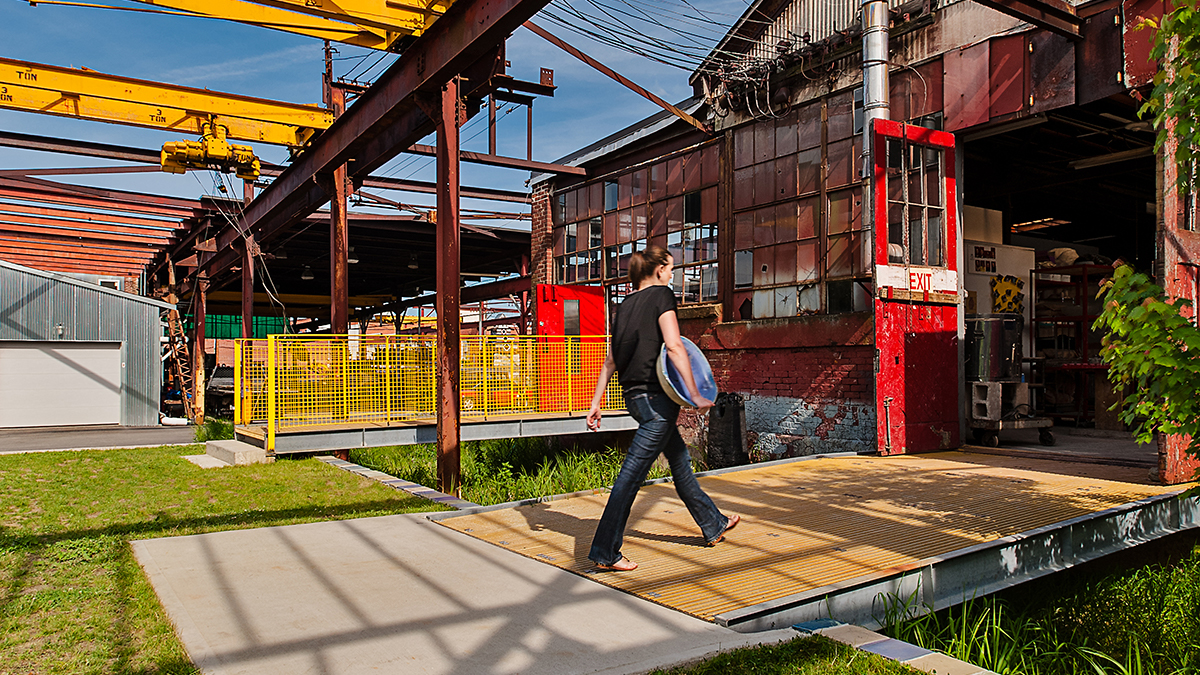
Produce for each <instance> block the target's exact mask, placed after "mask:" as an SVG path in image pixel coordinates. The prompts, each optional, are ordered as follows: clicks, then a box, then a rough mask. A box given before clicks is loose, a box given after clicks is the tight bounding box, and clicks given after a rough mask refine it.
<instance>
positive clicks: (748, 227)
mask: <svg viewBox="0 0 1200 675" xmlns="http://www.w3.org/2000/svg"><path fill="white" fill-rule="evenodd" d="M733 246H734V248H750V247H751V246H754V214H753V213H738V214H736V215H734V216H733Z"/></svg>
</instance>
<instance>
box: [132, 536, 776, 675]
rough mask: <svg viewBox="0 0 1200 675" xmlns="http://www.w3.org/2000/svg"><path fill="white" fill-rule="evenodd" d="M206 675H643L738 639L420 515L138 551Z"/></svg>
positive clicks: (147, 543)
mask: <svg viewBox="0 0 1200 675" xmlns="http://www.w3.org/2000/svg"><path fill="white" fill-rule="evenodd" d="M133 549H134V553H135V554H136V556H137V559H138V561H139V562H140V563H141V565H142V567H143V568H144V569H145V570H146V572H147V574H148V576H149V578H150V581H151V583H152V584H153V585H154V589H155V591H156V592H157V593H158V596H159V598H160V599H161V600H162V603H163V605H164V606H165V607H166V610H167V613H168V615H169V616H170V618H171V621H172V622H173V623H174V624H175V626H176V630H177V632H178V633H179V635H180V637H181V638H182V640H183V643H184V645H185V646H186V647H187V650H188V653H189V655H190V656H191V658H192V660H193V661H194V662H195V663H196V665H197V666H199V667H200V669H201V670H202V671H203V672H204V673H206V675H234V674H238V673H247V674H249V673H255V674H272V673H279V674H281V675H282V674H285V673H286V674H287V675H293V674H295V673H322V674H325V673H328V674H334V673H338V674H341V673H365V672H388V673H435V674H440V673H447V674H449V673H456V674H457V673H483V674H493V673H494V674H502V673H525V674H528V675H535V674H538V673H545V674H547V675H551V674H553V675H568V674H572V673H611V674H616V673H640V672H645V671H647V670H651V669H653V668H656V667H660V666H666V665H671V664H676V663H680V662H683V661H689V660H694V659H697V658H700V657H703V656H707V655H710V654H714V653H716V652H718V651H724V650H728V649H731V648H734V647H737V646H743V645H751V644H761V643H770V642H778V641H780V640H785V639H790V638H792V637H794V636H795V632H794V631H792V630H790V629H788V630H781V631H772V632H769V633H756V634H748V635H746V634H740V633H737V632H734V631H731V630H728V629H724V628H720V627H718V626H716V625H714V624H712V623H708V622H705V621H701V620H699V619H695V618H692V617H689V616H687V615H685V614H682V613H679V612H676V611H674V610H670V609H667V608H665V607H662V606H660V605H656V604H654V603H651V602H647V601H645V600H641V599H639V598H636V597H634V596H632V595H629V594H627V593H624V592H622V591H618V590H615V589H613V588H609V587H608V586H604V585H602V584H598V583H594V582H592V581H589V580H588V579H585V578H582V577H580V576H577V575H575V574H572V573H570V572H567V571H564V570H561V569H558V568H556V567H553V566H551V565H547V564H543V563H540V562H537V561H536V560H532V559H529V558H525V557H523V556H521V555H518V554H515V553H512V552H510V551H507V550H504V549H501V548H498V547H496V546H492V545H490V544H487V543H484V542H482V541H479V540H477V539H474V538H472V537H470V536H467V535H464V534H461V533H458V532H454V531H452V530H450V529H448V528H445V527H441V526H440V525H437V524H434V523H431V522H429V521H428V520H426V518H425V516H424V515H423V514H412V515H399V516H384V517H379V518H364V519H359V520H347V521H336V522H325V523H312V524H306V525H293V526H287V527H274V528H263V529H255V530H237V531H231V532H217V533H212V534H204V535H195V536H188V537H172V538H166V539H152V540H143V541H135V542H133Z"/></svg>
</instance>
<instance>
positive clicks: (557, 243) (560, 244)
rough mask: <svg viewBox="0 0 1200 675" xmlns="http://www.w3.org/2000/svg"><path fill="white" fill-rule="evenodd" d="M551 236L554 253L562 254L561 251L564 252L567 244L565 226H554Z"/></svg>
mask: <svg viewBox="0 0 1200 675" xmlns="http://www.w3.org/2000/svg"><path fill="white" fill-rule="evenodd" d="M553 236H554V255H556V256H557V255H562V254H563V253H566V250H565V248H564V247H565V246H566V245H567V228H566V227H556V228H554V233H553Z"/></svg>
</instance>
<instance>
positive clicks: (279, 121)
mask: <svg viewBox="0 0 1200 675" xmlns="http://www.w3.org/2000/svg"><path fill="white" fill-rule="evenodd" d="M0 108H8V109H11V110H23V111H26V112H38V113H44V114H50V115H60V116H64V117H75V118H77V119H86V120H94V121H100V122H112V123H115V124H128V125H133V126H140V127H148V128H151V129H162V130H164V131H177V132H180V133H185V134H189V135H192V136H199V135H200V134H201V133H203V129H202V126H203V125H204V124H206V123H212V124H214V125H219V126H223V127H225V128H226V129H227V130H228V137H229V138H230V139H236V140H243V141H257V142H261V143H272V144H275V145H287V146H299V145H304V144H305V143H306V142H307V141H308V139H309V138H310V137H312V135H313V134H314V133H316V132H317V131H319V130H322V129H325V128H327V127H328V126H329V125H330V124H332V123H333V113H332V112H331V111H329V110H326V109H324V108H320V107H318V106H314V105H302V104H298V103H282V102H279V101H269V100H266V99H259V98H253V97H250V96H241V95H238V94H225V93H221V92H216V91H209V90H207V89H193V88H191V87H180V86H177V85H172V84H162V83H158V82H150V81H146V80H135V79H132V78H127V77H119V76H116V75H106V74H103V73H97V72H95V71H92V70H76V69H74V68H61V67H58V66H47V65H42V64H38V63H28V62H25V61H16V60H13V59H3V58H0Z"/></svg>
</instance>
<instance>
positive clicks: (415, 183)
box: [0, 131, 529, 217]
mask: <svg viewBox="0 0 1200 675" xmlns="http://www.w3.org/2000/svg"><path fill="white" fill-rule="evenodd" d="M0 147H9V148H24V149H26V150H42V151H45V152H57V153H63V154H70V155H80V156H83V157H100V158H103V159H114V160H119V161H124V162H140V163H146V164H153V165H154V166H155V167H157V166H158V165H159V161H160V151H158V150H146V149H143V148H128V147H124V146H119V145H108V144H106V143H91V142H88V141H73V140H67V139H62V138H49V137H45V136H30V135H28V134H18V133H13V132H7V131H0ZM286 168H287V167H284V166H280V165H278V164H263V165H262V175H264V176H278V175H279V174H281V173H283V171H284V169H286ZM155 170H156V171H157V170H160V169H155ZM360 184H361V185H362V186H363V187H367V188H376V189H380V190H402V191H405V192H417V193H421V194H430V195H431V194H435V193H437V186H436V185H434V184H433V183H431V182H428V181H420V180H405V179H402V178H388V177H383V176H368V177H366V178H363V179H362V180H361V181H360ZM462 196H464V197H468V198H470V199H486V200H490V201H500V202H515V203H520V204H528V203H529V195H528V194H526V193H524V192H516V191H514V190H499V189H494V188H479V187H464V188H462ZM196 208H199V203H197V205H196ZM183 215H184V216H186V214H183ZM181 217H182V216H181Z"/></svg>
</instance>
